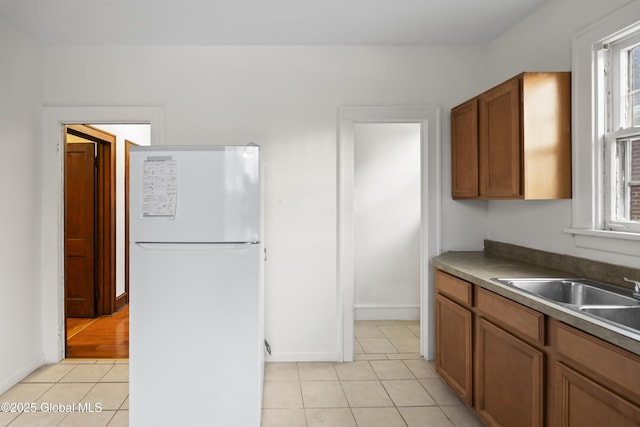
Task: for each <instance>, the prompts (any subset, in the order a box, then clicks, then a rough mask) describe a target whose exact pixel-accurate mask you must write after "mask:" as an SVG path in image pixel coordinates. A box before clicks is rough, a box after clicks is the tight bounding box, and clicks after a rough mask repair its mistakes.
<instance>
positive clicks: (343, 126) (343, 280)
mask: <svg viewBox="0 0 640 427" xmlns="http://www.w3.org/2000/svg"><path fill="white" fill-rule="evenodd" d="M394 122H395V123H420V124H421V125H422V129H421V141H420V147H421V158H420V161H421V183H422V185H421V195H422V196H421V216H422V218H421V224H422V227H421V245H420V248H421V255H420V256H421V258H420V260H421V262H420V335H421V336H420V354H422V355H423V356H424V357H425V358H426V359H429V360H430V359H433V356H434V351H435V348H434V333H435V330H434V321H433V319H434V313H433V310H434V309H433V307H434V304H433V300H434V292H433V272H432V269H431V268H429V260H430V259H431V258H432V257H434V256H436V255H438V254H439V253H440V215H441V214H440V211H441V209H440V206H441V188H440V173H441V171H440V152H441V148H440V146H441V134H440V108H439V107H340V108H338V227H337V234H338V236H337V237H338V260H337V263H338V277H337V283H338V290H337V310H338V340H339V342H338V348H339V350H340V360H341V361H345V362H346V361H352V360H353V344H354V310H353V302H354V292H355V277H354V260H355V256H354V237H353V236H354V218H353V179H354V178H353V177H354V163H353V161H354V124H355V123H394Z"/></svg>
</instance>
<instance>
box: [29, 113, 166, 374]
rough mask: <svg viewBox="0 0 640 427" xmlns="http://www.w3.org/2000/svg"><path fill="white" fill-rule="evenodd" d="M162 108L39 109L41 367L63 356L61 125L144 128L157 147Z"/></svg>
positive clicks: (160, 141)
mask: <svg viewBox="0 0 640 427" xmlns="http://www.w3.org/2000/svg"><path fill="white" fill-rule="evenodd" d="M163 122H164V108H163V107H158V106H148V107H127V106H120V107H117V106H116V107H106V106H98V107H96V106H93V107H84V106H71V107H60V106H51V107H44V108H43V130H42V138H43V139H42V146H41V158H40V171H41V175H40V178H41V195H42V196H41V197H42V198H41V210H40V212H41V213H40V229H41V254H40V255H41V262H42V276H41V289H42V300H41V304H42V318H41V322H42V341H43V359H44V362H45V363H57V362H59V361H60V360H62V359H63V358H64V351H65V333H64V323H65V319H64V198H63V188H64V175H63V173H64V145H63V144H64V125H66V124H73V123H93V124H149V125H150V127H151V144H152V145H160V144H161V143H162V135H163Z"/></svg>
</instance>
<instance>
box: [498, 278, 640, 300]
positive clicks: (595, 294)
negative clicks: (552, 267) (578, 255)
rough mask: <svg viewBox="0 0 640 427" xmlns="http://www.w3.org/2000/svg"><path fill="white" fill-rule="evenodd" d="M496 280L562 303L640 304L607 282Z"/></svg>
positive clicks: (581, 280)
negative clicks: (606, 283)
mask: <svg viewBox="0 0 640 427" xmlns="http://www.w3.org/2000/svg"><path fill="white" fill-rule="evenodd" d="M496 280H497V281H499V282H501V283H505V284H507V285H510V286H513V287H516V288H518V289H522V290H523V291H527V292H529V293H532V294H534V295H537V296H540V297H542V298H546V299H548V300H551V301H554V302H558V303H561V304H568V305H573V306H588V305H608V306H611V305H614V306H640V300H637V299H635V298H632V297H631V296H626V295H623V294H622V293H621V292H624V291H622V290H616V291H617V292H616V291H614V290H613V289H612V287H609V286H607V285H605V284H601V283H598V284H596V283H594V282H591V281H589V280H584V279H545V278H540V279H538V278H536V279H530V278H527V279H519V278H514V279H503V278H501V279H496Z"/></svg>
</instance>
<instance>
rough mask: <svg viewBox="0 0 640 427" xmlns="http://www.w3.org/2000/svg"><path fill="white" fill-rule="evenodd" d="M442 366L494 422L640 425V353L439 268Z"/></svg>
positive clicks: (507, 425)
mask: <svg viewBox="0 0 640 427" xmlns="http://www.w3.org/2000/svg"><path fill="white" fill-rule="evenodd" d="M435 282H436V360H435V363H436V371H437V372H438V374H439V375H440V376H441V377H442V378H443V379H444V380H445V381H446V382H447V383H448V384H449V385H450V386H451V388H452V389H453V391H454V392H455V393H457V394H458V395H459V396H460V397H461V398H462V399H463V400H464V401H465V402H466V403H467V404H468V405H469V406H470V407H472V408H474V409H475V411H476V413H477V414H478V416H479V417H480V419H481V420H482V421H483V422H484V423H485V424H486V425H488V426H504V427H520V426H562V427H565V426H567V427H569V426H571V427H578V426H579V427H590V426H592V427H602V426H616V427H617V426H640V356H638V355H636V354H633V353H631V352H629V351H626V350H624V349H621V348H619V347H616V346H614V345H612V344H610V343H607V342H605V341H603V340H601V339H599V338H597V337H595V336H592V335H590V334H587V333H585V332H583V331H580V330H578V329H575V328H573V327H571V326H569V325H566V324H564V323H562V322H559V321H557V320H556V319H553V318H551V317H548V316H545V315H544V314H542V313H539V312H537V311H536V310H532V309H531V308H529V307H526V306H523V305H521V304H518V303H516V302H514V301H511V300H509V299H507V298H505V297H502V296H500V295H498V294H495V293H493V292H490V291H488V290H486V289H484V288H481V287H479V286H476V285H474V284H472V283H470V282H467V281H465V280H463V279H461V278H458V277H456V276H453V275H451V274H448V273H445V272H443V271H440V270H436V274H435Z"/></svg>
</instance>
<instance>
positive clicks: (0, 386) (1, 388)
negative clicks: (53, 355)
mask: <svg viewBox="0 0 640 427" xmlns="http://www.w3.org/2000/svg"><path fill="white" fill-rule="evenodd" d="M44 361H45V359H44V353H40V354H39V355H38V356H37V357H35V358H34V359H33V360H31V361H30V362H29V363H27V364H26V365H24V366H23V367H22V368H20V369H18V370H17V371H16V372H14V373H13V374H11V375H10V376H9V377H7V378H4V379H2V381H0V394H2V393H4V392H5V391H7V390H9V389H10V388H11V387H13V386H14V385H16V384H18V383H19V382H20V381H22V380H23V379H24V378H25V377H26V376H27V375H29V374H30V373H32V372H33V371H35V370H36V369H38V368H39V367H40V366H42V365H44Z"/></svg>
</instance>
